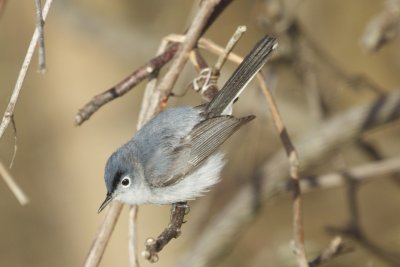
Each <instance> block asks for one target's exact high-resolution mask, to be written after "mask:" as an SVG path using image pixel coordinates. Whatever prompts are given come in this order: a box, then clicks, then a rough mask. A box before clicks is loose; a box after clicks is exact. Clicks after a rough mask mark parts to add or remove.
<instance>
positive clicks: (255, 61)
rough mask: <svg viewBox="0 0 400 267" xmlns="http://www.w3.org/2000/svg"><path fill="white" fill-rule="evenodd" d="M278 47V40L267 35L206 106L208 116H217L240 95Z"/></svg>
mask: <svg viewBox="0 0 400 267" xmlns="http://www.w3.org/2000/svg"><path fill="white" fill-rule="evenodd" d="M275 47H276V40H275V38H273V37H271V36H265V37H264V38H263V39H261V40H260V41H259V42H258V43H257V44H256V45H255V46H254V48H253V50H251V52H250V53H249V54H248V55H247V56H246V57H245V58H244V59H243V61H242V63H240V65H239V66H238V67H237V69H236V70H235V72H234V73H233V74H232V76H231V77H230V78H229V79H228V81H227V82H226V83H225V84H224V86H223V87H222V89H221V90H220V91H219V92H218V94H217V95H216V96H215V97H214V98H213V99H212V100H211V102H210V103H209V104H208V105H207V107H206V112H205V113H206V114H207V117H209V118H210V117H215V116H219V115H221V114H222V112H223V111H224V110H225V109H226V108H227V107H228V106H229V105H230V104H231V103H232V102H233V101H234V100H235V99H236V98H237V97H238V96H239V94H240V93H241V92H242V91H243V90H244V89H245V87H246V86H247V84H248V83H249V82H250V81H251V80H252V79H253V77H254V75H256V74H257V72H258V71H259V70H260V69H261V68H262V66H264V64H265V62H267V59H268V57H269V55H270V54H271V52H272V50H274V48H275Z"/></svg>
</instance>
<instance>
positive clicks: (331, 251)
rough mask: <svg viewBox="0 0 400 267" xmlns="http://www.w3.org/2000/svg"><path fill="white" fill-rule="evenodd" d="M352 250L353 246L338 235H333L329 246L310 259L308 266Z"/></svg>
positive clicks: (316, 264) (321, 262) (325, 261)
mask: <svg viewBox="0 0 400 267" xmlns="http://www.w3.org/2000/svg"><path fill="white" fill-rule="evenodd" d="M352 251H354V248H353V247H351V246H350V245H348V244H346V243H345V242H343V240H342V238H341V237H340V236H337V237H335V238H334V239H333V240H332V241H331V243H330V244H329V246H328V247H327V248H326V249H325V250H324V251H323V252H322V253H321V255H319V256H318V257H316V258H315V259H313V260H312V261H310V267H317V266H320V265H322V264H324V263H327V262H328V261H330V260H332V259H333V258H336V257H337V256H340V255H343V254H345V253H349V252H352Z"/></svg>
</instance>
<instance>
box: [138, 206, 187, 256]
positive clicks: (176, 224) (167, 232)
mask: <svg viewBox="0 0 400 267" xmlns="http://www.w3.org/2000/svg"><path fill="white" fill-rule="evenodd" d="M188 210H189V206H188V205H187V202H178V203H175V204H173V205H172V208H171V218H170V222H169V225H168V227H167V228H165V229H164V231H163V232H162V233H161V234H160V235H159V236H158V237H157V239H154V238H148V239H147V240H146V250H145V251H143V252H142V256H143V257H144V258H145V259H146V260H148V261H150V262H153V263H154V262H157V261H158V252H160V251H161V250H162V249H163V248H164V246H165V245H167V244H168V243H169V241H171V240H172V239H173V238H178V237H179V235H180V234H181V227H182V224H183V223H184V218H185V215H186V214H187V213H188Z"/></svg>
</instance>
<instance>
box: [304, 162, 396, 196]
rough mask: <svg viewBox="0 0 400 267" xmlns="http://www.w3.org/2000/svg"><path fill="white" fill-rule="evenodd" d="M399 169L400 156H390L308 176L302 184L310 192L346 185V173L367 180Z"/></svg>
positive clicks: (305, 190) (362, 180)
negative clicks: (344, 168)
mask: <svg viewBox="0 0 400 267" xmlns="http://www.w3.org/2000/svg"><path fill="white" fill-rule="evenodd" d="M399 171H400V158H399V157H397V158H390V159H385V160H381V161H375V162H369V163H367V164H364V165H360V166H356V167H352V168H349V169H346V170H341V171H337V172H332V173H328V174H324V175H320V176H306V177H304V178H302V179H301V180H300V186H301V190H302V191H303V192H310V191H312V190H315V189H326V188H332V187H338V186H343V185H345V183H346V179H347V178H346V177H345V175H344V174H348V177H351V179H353V180H356V181H359V182H365V181H367V180H368V179H371V178H380V177H382V176H386V175H390V174H393V173H395V172H399Z"/></svg>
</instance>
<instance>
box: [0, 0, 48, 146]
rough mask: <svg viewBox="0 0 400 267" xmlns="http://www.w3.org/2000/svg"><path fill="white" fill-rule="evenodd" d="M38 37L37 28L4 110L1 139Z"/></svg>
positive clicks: (46, 4) (9, 120)
mask: <svg viewBox="0 0 400 267" xmlns="http://www.w3.org/2000/svg"><path fill="white" fill-rule="evenodd" d="M52 3H53V0H47V1H46V3H45V4H44V7H43V21H45V20H46V17H47V14H48V13H49V10H50V7H51V4H52ZM38 39H39V30H38V29H37V28H36V29H35V32H34V33H33V36H32V39H31V42H30V44H29V47H28V51H27V52H26V56H25V59H24V62H23V63H22V67H21V70H20V72H19V74H18V78H17V82H16V84H15V87H14V90H13V93H12V95H11V99H10V102H9V103H8V105H7V108H6V111H5V112H4V115H3V119H2V121H1V124H0V139H1V138H2V137H3V134H4V132H5V130H6V128H7V127H8V125H9V124H10V122H11V120H12V117H13V116H14V109H15V105H16V104H17V100H18V97H19V93H20V92H21V89H22V84H23V82H24V80H25V76H26V72H27V71H28V68H29V65H30V63H31V60H32V56H33V52H34V50H35V47H36V44H37V42H38Z"/></svg>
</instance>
